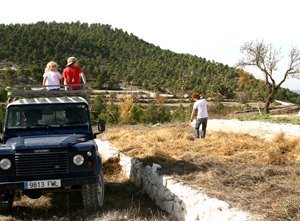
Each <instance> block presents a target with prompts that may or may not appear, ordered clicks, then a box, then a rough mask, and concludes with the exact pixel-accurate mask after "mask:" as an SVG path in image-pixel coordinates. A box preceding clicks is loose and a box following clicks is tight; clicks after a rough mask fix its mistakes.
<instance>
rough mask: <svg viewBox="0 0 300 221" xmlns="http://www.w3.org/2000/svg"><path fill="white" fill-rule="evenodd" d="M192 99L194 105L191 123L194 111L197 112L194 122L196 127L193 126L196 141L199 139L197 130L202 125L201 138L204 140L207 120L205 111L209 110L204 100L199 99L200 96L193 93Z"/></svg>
mask: <svg viewBox="0 0 300 221" xmlns="http://www.w3.org/2000/svg"><path fill="white" fill-rule="evenodd" d="M192 98H193V100H194V101H195V103H194V107H193V112H192V115H191V122H192V121H193V118H194V114H195V112H196V110H198V113H197V121H196V125H195V137H196V139H199V128H200V125H201V124H202V133H201V138H205V134H206V126H207V118H208V114H207V111H208V110H209V105H208V102H207V101H206V100H205V99H200V94H198V93H194V94H193V96H192Z"/></svg>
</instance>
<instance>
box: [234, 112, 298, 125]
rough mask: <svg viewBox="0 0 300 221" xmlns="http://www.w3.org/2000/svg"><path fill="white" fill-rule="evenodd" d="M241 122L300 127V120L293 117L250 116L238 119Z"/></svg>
mask: <svg viewBox="0 0 300 221" xmlns="http://www.w3.org/2000/svg"><path fill="white" fill-rule="evenodd" d="M237 119H238V120H240V121H264V122H270V123H278V124H283V123H285V124H287V123H288V124H296V125H300V119H298V118H293V117H270V116H269V115H267V114H263V115H260V114H253V115H248V116H240V117H237Z"/></svg>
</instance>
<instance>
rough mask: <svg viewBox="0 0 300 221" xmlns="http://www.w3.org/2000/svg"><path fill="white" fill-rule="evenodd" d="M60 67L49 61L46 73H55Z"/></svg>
mask: <svg viewBox="0 0 300 221" xmlns="http://www.w3.org/2000/svg"><path fill="white" fill-rule="evenodd" d="M57 67H58V65H57V64H56V63H55V62H54V61H49V62H48V64H47V65H46V68H45V73H47V72H48V71H55V70H56V69H57Z"/></svg>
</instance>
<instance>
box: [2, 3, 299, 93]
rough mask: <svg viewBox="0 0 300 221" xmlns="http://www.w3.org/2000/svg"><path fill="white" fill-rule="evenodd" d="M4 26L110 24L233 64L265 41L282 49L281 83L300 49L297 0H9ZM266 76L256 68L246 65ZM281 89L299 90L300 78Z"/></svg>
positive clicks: (166, 46) (175, 49)
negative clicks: (244, 50) (245, 49)
mask: <svg viewBox="0 0 300 221" xmlns="http://www.w3.org/2000/svg"><path fill="white" fill-rule="evenodd" d="M1 9H2V10H1V13H0V23H1V24H16V23H19V24H30V23H36V22H38V21H45V22H53V21H55V22H57V23H59V22H77V21H80V22H81V23H88V24H93V23H100V24H109V25H111V26H112V27H113V28H118V29H122V30H123V31H127V32H128V33H129V34H130V33H132V34H134V35H136V36H137V37H138V38H141V39H143V40H144V41H147V42H149V43H152V44H154V45H156V46H159V47H160V48H161V49H168V50H170V51H173V52H176V53H188V54H192V55H196V56H198V57H202V58H205V59H207V60H211V61H215V62H219V63H223V64H224V65H225V64H228V65H229V66H234V65H236V64H237V62H238V61H239V59H241V57H242V54H241V53H240V47H241V46H242V44H243V43H245V42H250V41H256V40H257V39H258V40H264V42H265V43H267V44H272V45H273V46H274V47H276V48H278V49H279V48H281V54H282V56H283V58H282V60H281V61H280V63H279V65H278V67H279V70H280V71H278V73H275V75H274V76H275V80H276V82H277V83H278V82H279V81H281V80H282V78H283V73H284V72H285V71H286V69H287V66H288V59H287V56H288V53H289V51H290V49H291V47H292V46H296V47H298V49H300V25H299V10H300V1H299V0H285V1H280V0H226V1H225V0H209V1H208V0H151V1H149V0H82V1H78V0H73V1H64V0H59V1H58V0H52V1H50V2H45V1H40V0H27V1H24V0H6V1H2V2H1ZM245 70H247V71H249V72H250V73H252V74H253V75H254V76H255V77H256V78H260V79H263V75H262V74H261V72H260V71H259V70H257V69H253V68H251V69H249V68H245ZM282 87H285V88H289V89H290V90H300V80H298V79H288V80H286V82H285V83H284V84H283V85H282Z"/></svg>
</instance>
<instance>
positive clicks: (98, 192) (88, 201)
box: [82, 171, 104, 212]
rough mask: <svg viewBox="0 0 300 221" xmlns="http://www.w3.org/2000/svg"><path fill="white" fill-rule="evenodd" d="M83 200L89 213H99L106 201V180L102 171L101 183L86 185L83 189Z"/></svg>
mask: <svg viewBox="0 0 300 221" xmlns="http://www.w3.org/2000/svg"><path fill="white" fill-rule="evenodd" d="M82 199H83V205H84V208H85V209H86V210H87V211H94V212H95V211H99V210H100V209H101V208H102V206H103V200H104V179H103V173H102V171H101V173H100V175H99V183H93V184H86V185H84V186H83V189H82Z"/></svg>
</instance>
